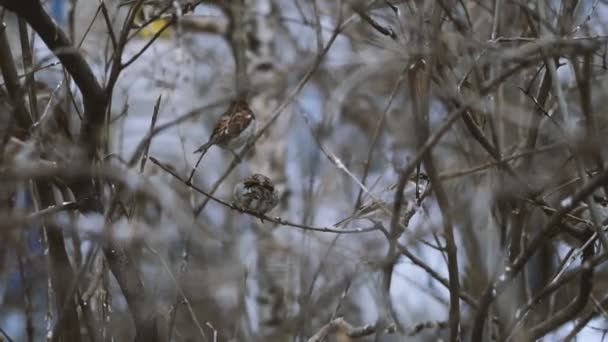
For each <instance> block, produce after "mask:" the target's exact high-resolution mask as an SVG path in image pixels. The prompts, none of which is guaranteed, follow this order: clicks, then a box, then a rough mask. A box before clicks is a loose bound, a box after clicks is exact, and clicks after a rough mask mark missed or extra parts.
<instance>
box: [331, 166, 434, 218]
mask: <svg viewBox="0 0 608 342" xmlns="http://www.w3.org/2000/svg"><path fill="white" fill-rule="evenodd" d="M396 188H397V184H393V185H391V186H389V187H387V188H386V189H384V190H383V191H381V193H380V196H379V197H378V198H376V199H370V200H368V201H366V202H364V203H363V204H362V205H361V206H360V207H359V208H358V209H357V210H356V211H355V213H354V214H352V215H350V216H348V217H346V218H344V219H342V220H340V221H339V222H337V223H335V224H334V226H335V227H339V226H342V225H345V224H346V223H348V222H350V221H353V220H364V219H369V220H383V219H385V220H390V219H391V217H392V215H393V207H394V199H395V189H396ZM427 188H428V180H427V179H425V178H422V177H421V178H420V180H419V181H418V182H416V181H414V180H411V179H410V180H408V183H407V184H406V186H405V189H404V193H403V203H402V205H401V212H400V213H399V216H400V218H401V219H402V220H400V221H402V222H403V220H405V222H408V221H409V219H410V218H411V217H412V216H413V215H414V214H415V212H416V209H417V207H418V202H419V201H420V200H421V199H422V198H424V196H425V195H426V192H427Z"/></svg>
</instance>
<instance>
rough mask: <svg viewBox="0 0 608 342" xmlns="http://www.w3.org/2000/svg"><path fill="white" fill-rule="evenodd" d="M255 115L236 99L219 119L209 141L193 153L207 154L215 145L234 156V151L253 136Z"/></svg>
mask: <svg viewBox="0 0 608 342" xmlns="http://www.w3.org/2000/svg"><path fill="white" fill-rule="evenodd" d="M255 127H256V121H255V115H254V114H253V111H252V110H251V108H249V104H247V101H245V100H244V99H237V100H235V101H233V102H232V103H231V104H230V107H228V110H226V112H225V113H224V114H223V115H222V116H221V117H220V118H219V120H218V121H217V123H216V124H215V127H214V128H213V132H212V133H211V137H210V138H209V140H208V141H207V142H206V143H205V144H203V145H201V147H199V148H198V149H197V150H196V151H194V153H202V154H203V155H204V154H205V153H206V152H207V150H208V149H209V147H211V146H212V145H217V146H219V147H221V148H223V149H227V150H229V151H231V152H232V153H233V154H235V155H236V151H235V150H236V149H238V148H241V147H242V146H244V145H245V144H247V143H248V142H249V141H250V140H251V138H253V136H254V134H255Z"/></svg>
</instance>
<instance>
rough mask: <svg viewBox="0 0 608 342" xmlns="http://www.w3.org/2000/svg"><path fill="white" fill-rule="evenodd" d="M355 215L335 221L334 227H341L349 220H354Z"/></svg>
mask: <svg viewBox="0 0 608 342" xmlns="http://www.w3.org/2000/svg"><path fill="white" fill-rule="evenodd" d="M354 217H355V215H354V214H353V215H350V216H348V217H346V218H343V219H341V220H340V221H338V222H336V223H334V227H340V226H343V225H345V224H347V223H348V222H350V221H352V219H353V218H354Z"/></svg>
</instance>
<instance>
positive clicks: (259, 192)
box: [232, 173, 279, 214]
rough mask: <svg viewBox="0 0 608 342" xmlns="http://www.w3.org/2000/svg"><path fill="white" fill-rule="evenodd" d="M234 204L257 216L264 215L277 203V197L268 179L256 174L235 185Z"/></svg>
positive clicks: (272, 184)
mask: <svg viewBox="0 0 608 342" xmlns="http://www.w3.org/2000/svg"><path fill="white" fill-rule="evenodd" d="M232 196H233V202H234V204H235V205H236V206H237V207H239V208H242V209H246V210H249V211H252V212H255V213H258V214H266V213H267V212H269V211H270V210H272V209H273V208H274V207H276V205H277V204H278V203H279V195H278V192H277V190H276V189H275V187H274V183H272V181H271V180H270V178H268V177H266V176H264V175H262V174H259V173H256V174H253V175H251V176H249V177H247V178H245V179H243V180H242V181H240V182H239V183H237V184H236V186H235V187H234V191H233V194H232Z"/></svg>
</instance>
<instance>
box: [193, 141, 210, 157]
mask: <svg viewBox="0 0 608 342" xmlns="http://www.w3.org/2000/svg"><path fill="white" fill-rule="evenodd" d="M209 147H211V144H210V143H205V144H202V145H201V147H199V148H197V149H196V151H194V153H202V154H203V155H204V154H205V153H207V150H208V149H209Z"/></svg>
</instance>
